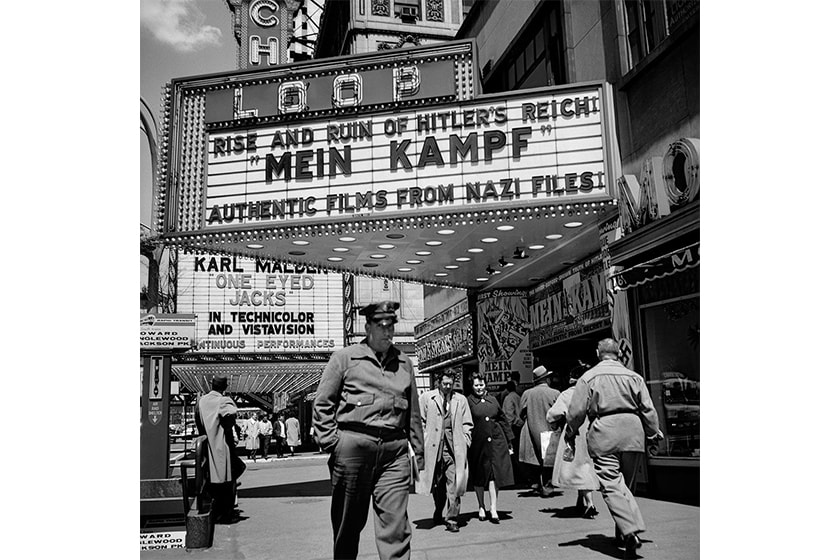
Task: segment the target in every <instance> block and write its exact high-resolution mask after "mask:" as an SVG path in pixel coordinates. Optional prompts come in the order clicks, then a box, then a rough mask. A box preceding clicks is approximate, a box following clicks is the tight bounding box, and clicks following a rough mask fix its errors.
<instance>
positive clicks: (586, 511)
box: [583, 506, 598, 519]
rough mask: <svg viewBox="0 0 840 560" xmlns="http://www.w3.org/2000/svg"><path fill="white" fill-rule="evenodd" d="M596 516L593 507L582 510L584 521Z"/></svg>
mask: <svg viewBox="0 0 840 560" xmlns="http://www.w3.org/2000/svg"><path fill="white" fill-rule="evenodd" d="M596 515H598V510H597V509H595V506H589V507H588V508H586V509H584V510H583V518H584V519H595V516H596Z"/></svg>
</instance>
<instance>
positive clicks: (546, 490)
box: [539, 486, 553, 498]
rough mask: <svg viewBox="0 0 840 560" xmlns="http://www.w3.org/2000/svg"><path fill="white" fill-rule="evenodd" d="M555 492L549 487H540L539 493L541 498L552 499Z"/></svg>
mask: <svg viewBox="0 0 840 560" xmlns="http://www.w3.org/2000/svg"><path fill="white" fill-rule="evenodd" d="M552 492H553V488H551V487H549V486H540V489H539V493H540V498H550V497H551V494H552Z"/></svg>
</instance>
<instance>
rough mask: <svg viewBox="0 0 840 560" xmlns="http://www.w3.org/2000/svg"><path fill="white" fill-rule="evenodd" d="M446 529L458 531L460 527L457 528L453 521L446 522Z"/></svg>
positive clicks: (452, 531)
mask: <svg viewBox="0 0 840 560" xmlns="http://www.w3.org/2000/svg"><path fill="white" fill-rule="evenodd" d="M446 530H447V531H449V532H450V533H459V532H460V531H461V529H459V528H458V524H457V523H455V522H454V521H447V522H446Z"/></svg>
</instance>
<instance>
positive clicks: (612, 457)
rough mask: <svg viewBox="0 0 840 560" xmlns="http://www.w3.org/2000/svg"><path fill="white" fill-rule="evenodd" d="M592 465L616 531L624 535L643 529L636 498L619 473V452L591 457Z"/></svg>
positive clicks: (642, 520)
mask: <svg viewBox="0 0 840 560" xmlns="http://www.w3.org/2000/svg"><path fill="white" fill-rule="evenodd" d="M592 465H593V467H595V476H597V477H598V481H599V482H600V485H601V493H602V494H603V496H604V501H605V502H606V504H607V508H608V509H609V510H610V515H612V517H613V521H615V526H616V532H617V533H620V534H621V535H622V536H624V535H629V534H630V533H638V532H640V531H644V530H645V521H644V519H642V512H641V511H640V510H639V505H638V504H637V503H636V498H634V497H633V494H632V493H631V492H630V489H629V488H627V484H626V483H625V481H624V475H623V474H621V453H610V454H607V455H602V456H600V457H592ZM616 536H618V535H616Z"/></svg>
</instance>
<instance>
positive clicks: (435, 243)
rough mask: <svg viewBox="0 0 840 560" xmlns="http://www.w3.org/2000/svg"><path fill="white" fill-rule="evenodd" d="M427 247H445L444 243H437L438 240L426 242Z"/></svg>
mask: <svg viewBox="0 0 840 560" xmlns="http://www.w3.org/2000/svg"><path fill="white" fill-rule="evenodd" d="M426 245H428V246H429V247H437V246H438V245H443V241H437V240H432V241H426Z"/></svg>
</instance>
